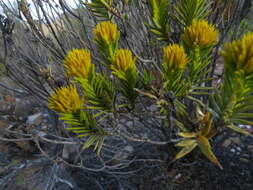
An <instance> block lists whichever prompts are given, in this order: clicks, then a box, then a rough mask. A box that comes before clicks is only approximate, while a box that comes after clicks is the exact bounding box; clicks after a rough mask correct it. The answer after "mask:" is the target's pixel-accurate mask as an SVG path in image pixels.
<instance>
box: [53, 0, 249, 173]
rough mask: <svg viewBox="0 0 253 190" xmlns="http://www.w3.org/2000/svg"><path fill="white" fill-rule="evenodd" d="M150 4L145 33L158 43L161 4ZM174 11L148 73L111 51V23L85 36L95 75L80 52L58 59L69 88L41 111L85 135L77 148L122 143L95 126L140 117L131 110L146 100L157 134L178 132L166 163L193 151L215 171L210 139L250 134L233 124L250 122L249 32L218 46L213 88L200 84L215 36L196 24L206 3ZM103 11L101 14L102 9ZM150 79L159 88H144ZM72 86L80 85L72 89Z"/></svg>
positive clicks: (124, 53) (125, 54)
mask: <svg viewBox="0 0 253 190" xmlns="http://www.w3.org/2000/svg"><path fill="white" fill-rule="evenodd" d="M95 2H96V3H102V4H103V3H107V4H108V6H109V4H110V3H111V1H104V2H102V1H92V3H93V4H94V3H95ZM150 5H151V11H152V16H151V18H150V19H151V22H152V25H151V26H150V29H151V31H152V32H153V33H155V34H156V37H158V39H160V40H163V41H164V40H165V36H164V34H166V35H167V34H168V30H167V29H166V28H167V26H166V25H167V23H168V20H167V19H168V17H169V15H167V10H168V1H164V0H151V1H150ZM106 6H107V5H106ZM106 6H105V7H106ZM176 6H177V9H176V11H177V14H178V16H177V21H178V24H180V25H181V28H182V30H181V34H180V36H181V39H179V40H180V42H179V43H173V44H168V45H167V46H165V47H164V45H162V44H161V46H160V50H161V52H163V54H157V55H158V57H157V58H156V59H155V60H157V61H156V63H153V64H156V65H157V67H155V68H156V70H155V71H154V69H153V70H152V71H151V69H150V68H151V67H145V68H144V69H143V67H144V62H143V60H142V59H139V60H138V59H137V57H138V56H135V54H134V53H133V51H131V50H130V49H126V48H124V49H120V48H119V47H118V46H119V38H120V32H119V29H118V26H117V25H116V24H115V23H114V22H112V21H103V22H100V23H98V24H97V25H96V26H95V28H94V30H93V34H94V42H95V44H96V45H97V46H98V49H99V52H100V55H101V57H100V58H101V59H100V60H101V62H100V63H97V64H100V65H99V66H101V67H102V68H103V69H102V71H100V72H97V70H96V69H95V67H94V66H93V65H92V64H91V56H90V52H89V51H88V50H84V49H80V50H77V49H74V50H71V51H70V52H69V53H68V54H67V55H66V58H65V60H64V67H65V73H66V76H67V77H69V78H70V79H71V81H70V82H71V83H73V84H71V85H69V86H65V87H62V88H59V89H56V91H55V93H54V94H52V96H51V97H49V108H51V109H53V110H55V111H57V112H59V115H61V119H62V120H64V121H65V122H66V123H67V124H68V127H67V129H68V130H71V131H72V132H74V133H76V134H77V135H78V137H80V138H83V137H87V138H85V139H86V141H85V142H84V146H83V147H84V148H89V147H91V146H93V147H94V149H95V150H96V151H97V152H100V151H101V150H102V146H103V142H104V139H105V138H106V137H107V138H110V136H117V137H120V138H124V136H122V135H121V133H120V132H119V131H120V129H118V128H117V125H116V127H115V128H113V129H112V128H110V125H108V126H105V125H103V124H104V123H105V122H103V121H104V120H107V121H110V123H112V124H114V123H117V122H118V121H119V120H120V117H121V116H122V115H123V114H128V113H131V114H135V115H134V116H135V117H136V116H140V117H141V115H142V113H141V112H142V111H143V110H142V111H139V109H140V107H142V105H143V102H147V101H150V102H153V104H156V105H158V106H159V108H160V112H156V113H154V112H153V113H152V114H150V115H154V114H155V116H154V117H157V118H162V121H163V123H164V125H165V126H164V130H167V129H168V128H169V127H173V126H177V127H178V129H177V131H178V134H177V136H178V137H179V139H180V141H179V142H178V143H177V144H176V146H177V147H181V148H182V149H181V150H180V151H179V152H178V154H177V155H176V156H175V159H174V161H175V160H177V159H179V158H182V157H184V156H185V155H187V154H189V153H190V152H192V151H193V150H195V149H196V148H198V149H199V150H200V152H202V153H203V155H205V156H206V157H207V158H208V159H209V160H210V161H212V162H213V163H214V164H216V165H218V166H219V167H220V168H222V166H221V164H220V162H219V161H218V159H217V158H216V156H215V155H214V153H213V152H212V148H211V143H210V140H211V139H212V138H213V137H214V136H216V135H219V131H220V129H222V128H224V127H229V128H230V129H232V130H235V131H237V132H240V133H243V134H246V135H250V134H249V133H248V132H246V131H245V130H243V129H241V128H239V127H237V125H238V124H251V125H252V124H253V122H252V121H250V119H251V118H252V117H253V114H252V113H248V112H247V111H248V110H250V109H252V108H253V101H252V99H253V95H252V92H253V66H252V64H253V34H252V33H250V34H247V35H246V36H244V37H243V38H242V39H241V40H237V41H235V42H232V43H229V44H226V45H225V47H224V51H223V56H224V58H225V65H226V70H225V74H224V81H222V83H221V84H220V85H218V86H215V87H216V90H214V88H213V87H210V86H206V85H205V84H206V82H209V81H211V80H212V78H210V77H208V76H209V74H210V72H211V70H210V69H208V67H209V65H210V63H211V58H210V57H211V53H212V51H213V48H214V46H215V45H216V44H217V43H218V40H219V32H218V30H217V29H216V28H215V26H214V25H211V24H209V22H208V20H205V19H204V18H205V17H206V15H207V14H208V12H209V9H208V7H209V5H208V3H207V2H206V1H205V0H189V1H185V0H181V1H180V2H179V3H178V4H177V5H176ZM106 9H107V10H108V11H109V10H110V7H107V8H106ZM103 11H105V10H104V9H103ZM187 15H188V16H189V18H188V17H187ZM165 41H166V42H169V41H167V40H165ZM103 63H106V64H103ZM96 66H97V65H96ZM153 66H154V65H152V68H154V67H153ZM160 67H161V68H160ZM154 73H155V74H156V77H157V78H155V80H157V81H159V82H160V83H161V84H158V85H153V84H151V82H153V81H152V77H153V76H155V75H154ZM153 78H154V77H153ZM78 87H81V88H80V90H79V91H78V90H77V88H78ZM81 97H82V98H81ZM203 100H205V101H203ZM189 110H190V111H189ZM138 111H139V112H138ZM145 111H147V112H148V110H145ZM135 112H136V113H135ZM101 123H103V124H101ZM108 123H109V122H108ZM166 126H167V128H166ZM174 131H176V129H175V130H174ZM166 140H167V141H170V139H166ZM147 142H148V141H147Z"/></svg>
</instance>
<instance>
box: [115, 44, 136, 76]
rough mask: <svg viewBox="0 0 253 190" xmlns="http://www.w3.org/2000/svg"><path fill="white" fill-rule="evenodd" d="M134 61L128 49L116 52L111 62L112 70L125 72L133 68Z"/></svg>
mask: <svg viewBox="0 0 253 190" xmlns="http://www.w3.org/2000/svg"><path fill="white" fill-rule="evenodd" d="M135 67H136V66H135V59H134V58H133V56H132V52H131V51H130V50H128V49H120V50H116V52H115V55H114V57H113V60H112V70H114V71H123V72H126V71H127V70H128V69H129V68H135Z"/></svg>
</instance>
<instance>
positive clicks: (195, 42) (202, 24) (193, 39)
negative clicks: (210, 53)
mask: <svg viewBox="0 0 253 190" xmlns="http://www.w3.org/2000/svg"><path fill="white" fill-rule="evenodd" d="M218 36H219V32H218V30H217V29H216V28H215V27H214V26H213V25H210V24H209V23H208V22H207V21H206V20H194V21H193V22H192V24H191V25H190V26H188V27H187V28H186V29H185V32H184V33H183V35H182V39H183V41H184V42H185V43H186V44H187V45H189V46H200V47H210V46H213V45H215V44H216V43H217V42H218Z"/></svg>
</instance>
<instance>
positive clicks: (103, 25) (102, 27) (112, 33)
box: [93, 21, 119, 44]
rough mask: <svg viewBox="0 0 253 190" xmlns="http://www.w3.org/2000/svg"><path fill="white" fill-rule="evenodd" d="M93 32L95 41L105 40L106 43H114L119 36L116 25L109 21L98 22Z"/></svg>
mask: <svg viewBox="0 0 253 190" xmlns="http://www.w3.org/2000/svg"><path fill="white" fill-rule="evenodd" d="M93 33H94V35H95V41H98V42H102V43H103V42H105V43H107V44H111V43H115V42H116V41H117V40H118V37H119V31H118V29H117V25H116V24H114V23H112V22H110V21H104V22H100V23H98V24H97V25H96V27H95V28H94V30H93Z"/></svg>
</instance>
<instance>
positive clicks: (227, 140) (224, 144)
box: [222, 139, 232, 147]
mask: <svg viewBox="0 0 253 190" xmlns="http://www.w3.org/2000/svg"><path fill="white" fill-rule="evenodd" d="M231 143H232V141H231V139H226V140H225V141H224V143H223V144H222V146H223V147H228V146H229V145H230V144H231Z"/></svg>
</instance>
